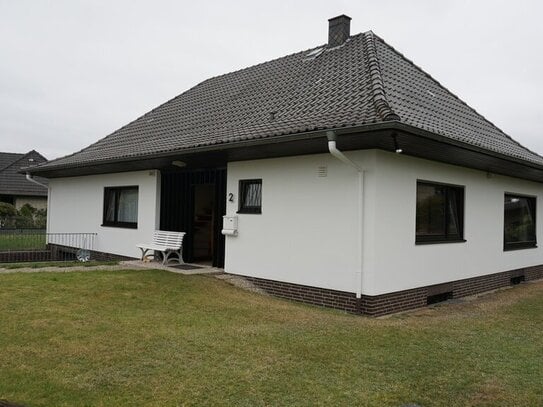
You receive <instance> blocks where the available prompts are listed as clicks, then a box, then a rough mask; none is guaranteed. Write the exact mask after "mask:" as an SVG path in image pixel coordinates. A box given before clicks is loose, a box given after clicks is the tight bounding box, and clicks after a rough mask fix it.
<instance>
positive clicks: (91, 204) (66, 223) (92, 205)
mask: <svg viewBox="0 0 543 407" xmlns="http://www.w3.org/2000/svg"><path fill="white" fill-rule="evenodd" d="M134 185H137V186H138V187H139V188H138V227H137V229H126V228H119V227H109V226H101V225H102V220H103V208H104V188H105V187H118V186H134ZM159 203H160V173H159V171H136V172H126V173H118V174H103V175H88V176H83V177H70V178H53V179H50V180H49V211H48V216H47V218H48V219H47V221H48V227H47V230H48V232H51V233H69V232H72V233H91V232H92V233H97V237H96V240H95V242H94V250H96V251H100V252H106V253H114V254H120V255H123V256H130V257H139V256H140V250H139V249H138V248H137V247H136V244H138V243H148V242H149V241H150V239H151V238H152V236H153V231H154V230H155V228H157V229H158V225H159V208H160V206H159Z"/></svg>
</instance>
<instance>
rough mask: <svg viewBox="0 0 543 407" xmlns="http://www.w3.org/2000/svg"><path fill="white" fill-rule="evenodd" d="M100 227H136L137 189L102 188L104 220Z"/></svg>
mask: <svg viewBox="0 0 543 407" xmlns="http://www.w3.org/2000/svg"><path fill="white" fill-rule="evenodd" d="M102 226H116V227H120V228H134V229H135V228H137V227H138V187H137V186H130V187H106V188H104V219H103V224H102Z"/></svg>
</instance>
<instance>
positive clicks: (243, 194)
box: [238, 179, 262, 213]
mask: <svg viewBox="0 0 543 407" xmlns="http://www.w3.org/2000/svg"><path fill="white" fill-rule="evenodd" d="M238 213H262V180H261V179H243V180H240V181H239V210H238Z"/></svg>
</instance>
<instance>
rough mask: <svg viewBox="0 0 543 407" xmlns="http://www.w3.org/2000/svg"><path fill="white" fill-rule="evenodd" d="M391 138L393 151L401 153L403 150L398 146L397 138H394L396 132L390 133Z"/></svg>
mask: <svg viewBox="0 0 543 407" xmlns="http://www.w3.org/2000/svg"><path fill="white" fill-rule="evenodd" d="M392 140H393V141H394V151H395V152H396V154H401V153H403V150H402V149H401V148H400V146H398V140H397V139H396V133H394V134H392Z"/></svg>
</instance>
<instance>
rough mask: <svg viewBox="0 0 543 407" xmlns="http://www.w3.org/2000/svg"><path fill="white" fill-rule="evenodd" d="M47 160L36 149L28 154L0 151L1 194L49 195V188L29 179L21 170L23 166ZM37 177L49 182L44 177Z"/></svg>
mask: <svg viewBox="0 0 543 407" xmlns="http://www.w3.org/2000/svg"><path fill="white" fill-rule="evenodd" d="M30 160H33V161H30ZM45 162H47V160H46V159H45V157H43V156H42V155H41V154H40V153H38V152H36V151H34V150H32V151H30V152H28V153H26V154H16V153H0V195H27V196H47V188H44V187H41V186H39V185H37V184H35V183H33V182H29V181H27V179H26V177H25V175H24V174H21V173H20V172H19V171H20V170H21V168H25V167H29V166H32V165H36V164H41V163H45ZM36 179H37V180H38V181H40V182H42V183H45V184H46V183H47V180H45V179H43V178H39V177H36Z"/></svg>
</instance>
